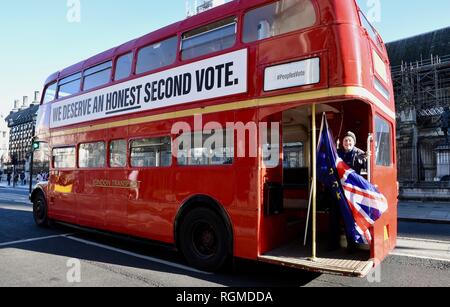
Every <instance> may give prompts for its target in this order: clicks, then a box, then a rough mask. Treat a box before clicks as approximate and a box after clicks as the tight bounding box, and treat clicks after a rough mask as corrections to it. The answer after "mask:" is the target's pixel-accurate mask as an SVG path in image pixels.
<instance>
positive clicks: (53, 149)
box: [50, 145, 78, 170]
mask: <svg viewBox="0 0 450 307" xmlns="http://www.w3.org/2000/svg"><path fill="white" fill-rule="evenodd" d="M65 148H73V149H74V151H75V165H74V166H73V167H56V166H55V155H54V151H55V150H56V149H65ZM51 153H52V155H51V161H50V165H51V167H52V169H54V170H73V169H77V161H78V150H77V145H63V146H53V147H51Z"/></svg>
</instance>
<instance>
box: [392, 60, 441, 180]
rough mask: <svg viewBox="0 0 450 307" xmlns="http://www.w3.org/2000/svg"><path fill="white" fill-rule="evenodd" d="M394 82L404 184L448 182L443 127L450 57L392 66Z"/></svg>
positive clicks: (401, 172)
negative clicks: (444, 156) (443, 150)
mask: <svg viewBox="0 0 450 307" xmlns="http://www.w3.org/2000/svg"><path fill="white" fill-rule="evenodd" d="M392 79H393V83H394V91H395V96H396V100H397V110H398V118H399V121H398V131H397V135H398V140H397V141H398V146H397V148H398V152H397V154H398V161H399V180H400V182H402V183H419V182H441V181H442V180H448V175H450V171H448V172H449V174H447V173H446V172H445V171H443V170H449V169H450V167H449V160H448V159H447V158H443V156H442V155H443V154H445V153H443V152H442V148H443V147H442V145H443V144H446V143H447V140H446V139H445V137H444V131H443V129H441V128H442V117H443V113H444V110H445V107H446V106H447V107H448V106H450V55H446V56H442V57H441V56H438V55H431V57H430V58H428V59H420V60H417V61H416V62H413V63H405V62H402V63H401V65H399V66H394V67H392ZM439 148H440V149H439ZM449 154H450V153H449ZM443 163H446V165H443Z"/></svg>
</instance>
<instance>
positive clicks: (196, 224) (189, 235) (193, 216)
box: [179, 208, 231, 272]
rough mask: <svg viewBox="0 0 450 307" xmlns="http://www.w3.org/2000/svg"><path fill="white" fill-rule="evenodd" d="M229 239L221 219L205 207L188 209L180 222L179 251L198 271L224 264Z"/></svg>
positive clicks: (214, 270)
mask: <svg viewBox="0 0 450 307" xmlns="http://www.w3.org/2000/svg"><path fill="white" fill-rule="evenodd" d="M230 240H231V238H230V236H229V234H228V231H227V228H226V226H225V224H224V221H223V220H222V218H221V217H220V216H219V215H218V214H216V213H215V212H214V211H212V210H210V209H207V208H199V209H194V210H192V211H191V212H189V213H188V214H187V215H186V216H185V218H184V219H183V221H182V223H181V225H180V232H179V247H180V250H181V252H182V253H183V255H184V257H185V259H186V261H187V262H188V263H189V265H191V266H192V267H195V268H197V269H199V270H202V271H207V272H217V271H218V270H220V269H221V268H222V267H223V266H224V264H225V262H226V260H227V259H228V257H229V256H230V252H231V251H230Z"/></svg>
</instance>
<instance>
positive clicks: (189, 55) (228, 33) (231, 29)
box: [181, 17, 237, 60]
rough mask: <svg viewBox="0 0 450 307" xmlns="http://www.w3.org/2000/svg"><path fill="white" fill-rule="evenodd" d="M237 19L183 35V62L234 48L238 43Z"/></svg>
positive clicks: (232, 18) (229, 19) (223, 21)
mask: <svg viewBox="0 0 450 307" xmlns="http://www.w3.org/2000/svg"><path fill="white" fill-rule="evenodd" d="M236 25H237V23H236V18H235V17H231V18H227V19H224V20H221V21H218V22H215V23H212V24H209V25H207V26H204V27H201V28H198V29H195V30H192V31H189V32H187V33H185V34H184V35H183V44H182V46H181V52H182V58H183V60H189V59H193V58H196V57H199V56H202V55H206V54H210V53H214V52H217V51H221V50H225V49H227V48H230V47H232V46H233V45H234V44H235V42H236V30H237V27H236Z"/></svg>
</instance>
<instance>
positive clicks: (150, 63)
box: [136, 36, 178, 74]
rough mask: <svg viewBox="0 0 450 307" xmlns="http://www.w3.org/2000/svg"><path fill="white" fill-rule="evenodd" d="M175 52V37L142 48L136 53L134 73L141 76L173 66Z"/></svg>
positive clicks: (176, 47) (176, 46)
mask: <svg viewBox="0 0 450 307" xmlns="http://www.w3.org/2000/svg"><path fill="white" fill-rule="evenodd" d="M177 50H178V37H177V36H174V37H172V38H169V39H167V40H164V41H162V42H158V43H156V44H152V45H150V46H147V47H144V48H142V49H141V50H139V53H138V58H137V64H136V73H137V74H142V73H144V72H148V71H151V70H155V69H158V68H161V67H165V66H168V65H171V64H173V63H174V62H175V59H176V57H177Z"/></svg>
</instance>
